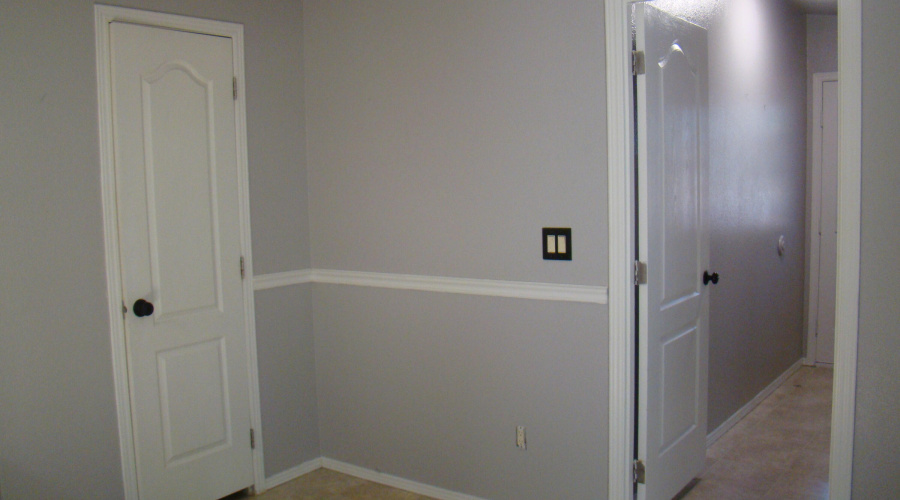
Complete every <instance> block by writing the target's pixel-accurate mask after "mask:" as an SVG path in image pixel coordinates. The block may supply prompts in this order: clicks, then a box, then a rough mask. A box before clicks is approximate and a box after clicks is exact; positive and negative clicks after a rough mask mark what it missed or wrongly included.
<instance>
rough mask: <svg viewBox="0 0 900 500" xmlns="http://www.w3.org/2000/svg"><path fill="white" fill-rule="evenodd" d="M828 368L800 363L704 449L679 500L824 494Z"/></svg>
mask: <svg viewBox="0 0 900 500" xmlns="http://www.w3.org/2000/svg"><path fill="white" fill-rule="evenodd" d="M832 374H833V370H831V369H830V368H813V367H803V368H801V369H800V370H799V371H798V372H797V373H795V374H794V375H793V376H792V377H791V378H790V379H788V381H787V382H785V383H784V384H783V385H782V386H781V387H779V388H778V389H777V390H776V391H775V392H774V393H772V395H771V396H769V397H768V398H766V399H765V400H764V401H763V402H762V403H761V404H760V405H759V406H757V407H756V408H755V409H754V410H753V411H752V412H751V413H750V414H749V415H747V416H746V417H745V418H744V419H743V420H741V421H740V422H738V424H737V425H735V426H734V427H732V428H731V430H729V431H728V432H727V433H726V434H725V435H724V436H722V437H721V438H719V440H718V441H716V442H715V444H713V445H712V446H711V447H710V448H709V449H708V450H707V453H706V469H705V470H704V471H703V473H702V474H701V475H700V478H699V479H700V481H699V482H697V484H696V485H695V486H694V487H693V489H691V490H690V491H689V492H688V493H687V494H686V495H684V496H683V497H682V498H683V499H684V500H707V499H717V500H718V499H726V498H727V499H729V500H745V499H746V500H769V499H772V500H775V499H778V500H787V499H797V500H819V499H822V500H826V499H827V498H828V453H829V450H828V446H829V440H830V434H831V380H832Z"/></svg>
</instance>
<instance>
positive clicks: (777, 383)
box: [706, 360, 804, 448]
mask: <svg viewBox="0 0 900 500" xmlns="http://www.w3.org/2000/svg"><path fill="white" fill-rule="evenodd" d="M803 364H804V363H803V360H798V361H797V362H796V363H794V364H793V365H791V366H790V368H788V369H787V370H785V371H784V373H782V374H781V375H779V376H778V378H776V379H775V380H773V381H772V383H771V384H769V385H767V386H766V387H765V388H764V389H763V390H761V391H759V394H757V395H756V396H755V397H754V398H753V399H751V400H750V401H749V402H748V403H747V404H745V405H744V406H742V407H741V408H740V409H739V410H738V411H736V412H734V414H733V415H731V416H730V417H728V420H726V421H724V422H722V425H720V426H718V427H716V430H714V431H712V432H710V433H709V434H707V435H706V447H707V448H709V447H710V446H712V445H713V443H715V442H716V441H718V440H719V438H720V437H722V436H723V435H724V434H725V433H726V432H728V431H729V430H731V428H732V427H734V426H735V425H737V423H738V422H740V421H741V420H742V419H743V418H744V417H746V416H747V415H749V414H750V412H751V411H753V409H754V408H756V407H757V406H759V404H760V403H762V402H763V401H764V400H765V399H766V398H767V397H769V396H771V395H772V393H773V392H775V391H776V390H777V389H778V388H779V387H781V385H782V384H784V383H785V382H787V380H788V379H789V378H791V376H792V375H793V374H795V373H797V370H799V369H800V368H801V367H802V366H803Z"/></svg>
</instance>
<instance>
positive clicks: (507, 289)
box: [312, 269, 606, 304]
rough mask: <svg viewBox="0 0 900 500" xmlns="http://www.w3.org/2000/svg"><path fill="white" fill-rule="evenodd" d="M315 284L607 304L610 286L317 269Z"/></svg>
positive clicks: (314, 276) (314, 275)
mask: <svg viewBox="0 0 900 500" xmlns="http://www.w3.org/2000/svg"><path fill="white" fill-rule="evenodd" d="M312 276H313V278H312V280H313V282H315V283H328V284H336V285H353V286H367V287H377V288H393V289H398V290H417V291H423V292H443V293H460V294H467V295H484V296H491V297H510V298H518V299H534V300H553V301H563V302H586V303H590V304H606V287H604V286H587V285H558V284H552V283H531V282H525V281H498V280H485V279H469V278H447V277H441V276H419V275H410V274H385V273H367V272H359V271H335V270H330V269H315V270H313V272H312Z"/></svg>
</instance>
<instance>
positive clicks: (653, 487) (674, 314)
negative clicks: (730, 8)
mask: <svg viewBox="0 0 900 500" xmlns="http://www.w3.org/2000/svg"><path fill="white" fill-rule="evenodd" d="M635 7H636V16H635V21H636V28H637V30H636V43H637V50H639V51H642V52H643V53H644V61H645V69H646V74H643V75H640V76H638V77H637V93H636V98H637V100H636V103H637V110H638V113H637V127H638V134H637V143H638V152H637V157H638V226H639V229H638V253H639V258H640V260H641V261H644V262H646V263H647V283H646V285H642V286H641V287H640V288H639V290H638V308H639V320H638V344H639V346H638V357H639V359H638V367H639V380H638V385H637V387H638V398H637V401H638V408H637V414H638V430H637V433H638V458H639V459H641V460H642V461H643V462H644V464H645V470H646V473H645V483H644V484H639V485H638V498H641V499H647V500H668V499H670V498H672V497H673V496H674V495H675V494H676V493H678V491H679V490H681V489H682V488H683V487H684V486H685V485H686V484H687V483H688V482H690V480H691V479H692V478H694V477H695V476H696V475H697V474H699V473H700V472H701V470H702V469H703V466H704V463H705V460H706V419H707V415H706V412H707V371H708V349H709V347H708V346H709V334H708V326H707V324H708V315H709V293H708V290H709V289H708V287H707V286H705V285H704V282H703V279H702V276H703V273H704V271H706V270H707V265H708V263H709V228H708V216H707V209H708V208H707V189H708V187H707V175H708V139H707V122H708V119H707V114H708V109H707V108H708V96H707V89H708V83H707V69H706V64H707V63H706V61H707V45H706V31H705V30H703V29H702V28H700V27H698V26H695V25H693V24H690V23H688V22H686V21H682V20H680V19H676V18H674V17H672V16H670V15H668V14H666V13H663V12H662V11H659V10H657V9H656V8H654V7H652V6H651V5H647V4H637V5H636V6H635ZM709 286H712V284H710V285H709Z"/></svg>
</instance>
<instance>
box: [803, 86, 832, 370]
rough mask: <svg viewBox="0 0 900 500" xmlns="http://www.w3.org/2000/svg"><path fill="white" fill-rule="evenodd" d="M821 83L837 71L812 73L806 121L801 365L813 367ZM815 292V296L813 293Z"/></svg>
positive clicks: (820, 204)
mask: <svg viewBox="0 0 900 500" xmlns="http://www.w3.org/2000/svg"><path fill="white" fill-rule="evenodd" d="M824 82H838V84H840V79H839V78H838V73H837V72H828V73H813V83H812V101H811V102H812V108H813V109H812V122H811V123H809V124H808V126H809V128H810V132H811V134H810V135H811V136H812V144H811V146H810V148H811V154H810V155H808V157H807V158H808V159H810V160H811V162H810V164H809V176H808V177H807V179H809V181H810V189H809V190H808V193H809V197H810V201H809V209H810V213H809V234H808V238H807V240H806V245H807V252H806V255H807V262H806V275H807V279H808V281H809V286H808V290H807V297H806V301H807V304H806V307H807V311H808V313H807V322H806V323H807V325H806V358H805V359H804V364H806V365H809V366H813V365H815V364H816V348H817V347H818V336H817V335H816V332H817V331H818V329H819V318H818V315H819V297H818V290H819V259H820V258H821V254H820V251H819V248H820V243H821V240H822V238H821V235H820V234H819V229H818V228H819V224H820V221H821V218H822V203H823V202H824V200H823V199H822V189H821V187H822V127H819V126H817V124H820V123H821V120H822V113H823V107H822V94H823V92H822V84H823V83H824ZM814 292H815V295H814Z"/></svg>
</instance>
